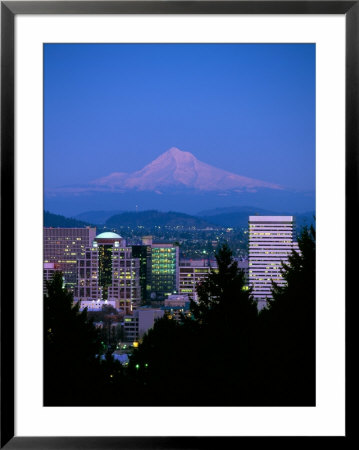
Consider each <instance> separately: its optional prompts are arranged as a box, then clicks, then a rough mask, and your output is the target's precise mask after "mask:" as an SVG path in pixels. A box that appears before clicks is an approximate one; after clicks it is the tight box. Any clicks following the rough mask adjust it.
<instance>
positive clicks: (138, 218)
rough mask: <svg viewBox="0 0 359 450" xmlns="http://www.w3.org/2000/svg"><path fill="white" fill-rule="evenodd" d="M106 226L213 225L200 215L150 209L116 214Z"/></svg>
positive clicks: (204, 226)
mask: <svg viewBox="0 0 359 450" xmlns="http://www.w3.org/2000/svg"><path fill="white" fill-rule="evenodd" d="M106 226H107V227H113V228H121V227H134V226H143V227H145V228H153V227H155V226H161V227H163V226H172V227H175V226H182V227H185V228H190V227H196V228H206V227H213V223H211V222H208V221H207V220H205V219H203V218H200V217H195V216H190V215H188V214H183V213H178V212H174V211H169V212H161V211H156V210H150V211H139V212H124V213H121V214H116V215H115V216H112V217H110V218H109V219H108V220H107V221H106Z"/></svg>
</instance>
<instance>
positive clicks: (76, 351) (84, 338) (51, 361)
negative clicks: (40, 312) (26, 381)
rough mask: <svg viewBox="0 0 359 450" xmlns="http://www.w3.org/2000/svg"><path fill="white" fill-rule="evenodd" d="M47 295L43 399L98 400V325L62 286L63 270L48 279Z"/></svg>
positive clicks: (49, 402) (58, 401) (55, 402)
mask: <svg viewBox="0 0 359 450" xmlns="http://www.w3.org/2000/svg"><path fill="white" fill-rule="evenodd" d="M46 287H47V293H46V294H45V295H44V400H45V401H44V403H45V405H48V406H50V405H73V404H74V405H79V404H89V403H91V402H92V401H94V402H95V403H96V402H97V400H96V399H95V398H94V397H96V390H95V389H93V388H94V387H95V385H96V384H97V383H98V382H100V383H101V381H102V378H101V369H100V360H99V355H100V353H101V350H102V347H101V342H100V340H99V335H98V332H97V330H96V328H95V327H94V326H93V324H92V323H91V322H89V321H88V320H87V310H86V309H85V310H84V311H82V312H80V311H79V304H78V303H77V304H75V305H74V304H73V296H72V294H71V293H70V292H68V291H67V290H66V289H65V288H63V279H62V274H61V273H60V272H56V273H55V275H54V277H53V279H52V280H51V281H50V282H47V283H46Z"/></svg>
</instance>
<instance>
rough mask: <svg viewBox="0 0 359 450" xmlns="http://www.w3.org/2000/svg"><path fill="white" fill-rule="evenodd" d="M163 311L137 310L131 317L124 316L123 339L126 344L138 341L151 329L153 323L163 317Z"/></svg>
mask: <svg viewBox="0 0 359 450" xmlns="http://www.w3.org/2000/svg"><path fill="white" fill-rule="evenodd" d="M164 313H165V312H164V311H163V310H161V309H153V308H139V309H137V310H136V311H134V312H133V314H132V315H127V316H124V321H123V329H124V338H125V341H127V342H134V341H139V340H140V339H142V337H143V335H144V334H145V333H146V332H147V331H148V330H149V329H151V328H152V327H153V325H154V324H155V321H156V320H157V319H159V318H161V317H163V316H164Z"/></svg>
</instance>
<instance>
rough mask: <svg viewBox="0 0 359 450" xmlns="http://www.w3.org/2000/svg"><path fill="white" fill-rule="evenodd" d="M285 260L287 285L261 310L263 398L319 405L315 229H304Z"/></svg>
mask: <svg viewBox="0 0 359 450" xmlns="http://www.w3.org/2000/svg"><path fill="white" fill-rule="evenodd" d="M298 245H299V252H295V251H293V253H292V255H291V256H290V257H289V261H288V263H287V264H283V277H284V279H285V281H286V285H284V286H278V285H277V284H275V283H273V288H272V293H273V299H271V300H268V307H267V309H264V310H263V311H262V312H261V314H260V325H261V326H260V330H261V334H260V337H259V340H260V341H261V352H260V356H261V358H260V360H259V365H260V366H261V369H260V371H261V372H262V373H263V375H264V377H263V380H262V383H261V391H262V394H261V395H262V397H263V399H265V401H266V402H268V403H271V404H277V405H293V406H294V405H308V406H310V405H314V404H315V229H314V227H313V226H311V227H310V228H304V229H303V231H302V232H301V234H300V236H299V238H298Z"/></svg>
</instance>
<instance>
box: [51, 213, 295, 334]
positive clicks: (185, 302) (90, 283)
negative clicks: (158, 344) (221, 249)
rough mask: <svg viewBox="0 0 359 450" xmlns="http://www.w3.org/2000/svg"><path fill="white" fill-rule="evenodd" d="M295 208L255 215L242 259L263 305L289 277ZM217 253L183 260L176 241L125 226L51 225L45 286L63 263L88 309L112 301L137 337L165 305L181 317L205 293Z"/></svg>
mask: <svg viewBox="0 0 359 450" xmlns="http://www.w3.org/2000/svg"><path fill="white" fill-rule="evenodd" d="M294 230H295V223H294V217H293V216H250V217H249V259H248V260H246V261H237V263H238V266H239V267H240V268H241V269H242V270H243V271H244V273H245V277H246V280H247V282H248V285H249V286H251V287H252V288H253V291H252V292H253V296H254V298H255V300H257V302H258V308H259V309H261V308H263V307H264V306H265V304H266V299H267V298H270V297H271V280H274V281H275V282H277V283H278V284H279V285H283V283H284V280H283V278H282V274H281V264H282V262H286V261H288V256H289V254H290V253H291V251H292V250H293V249H294V250H298V246H297V244H296V242H295V241H294ZM211 270H214V271H216V270H217V264H216V261H210V260H208V259H201V260H180V259H179V247H178V245H175V244H173V243H158V242H154V241H153V239H152V237H151V236H145V237H143V238H142V243H141V245H129V244H128V243H127V242H126V240H125V239H124V238H122V237H121V236H120V235H118V234H117V233H113V232H104V233H100V234H96V228H91V227H86V228H44V272H43V276H44V290H46V283H45V281H46V280H50V279H51V278H52V276H53V274H54V272H55V271H61V272H62V274H63V282H64V286H65V287H66V288H67V289H68V290H70V291H71V292H72V293H73V295H74V301H75V302H79V303H80V309H84V308H87V309H88V310H89V311H100V310H102V308H103V307H104V306H105V305H110V306H112V307H113V308H115V309H116V310H117V312H118V313H119V314H121V315H122V316H121V317H122V319H123V322H122V325H123V329H124V335H125V339H127V340H128V342H131V341H137V340H138V339H140V338H141V337H142V336H143V334H144V333H145V332H146V331H147V330H148V329H149V328H151V327H152V326H153V323H154V321H155V320H156V319H157V318H159V317H162V316H163V315H164V314H165V313H167V314H168V315H170V316H171V317H174V318H177V317H178V316H179V315H180V314H187V313H189V304H190V299H191V298H192V299H193V300H194V301H197V300H198V298H197V292H196V286H197V285H198V284H199V283H201V282H203V280H205V279H206V278H207V277H208V275H209V273H210V271H211Z"/></svg>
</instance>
